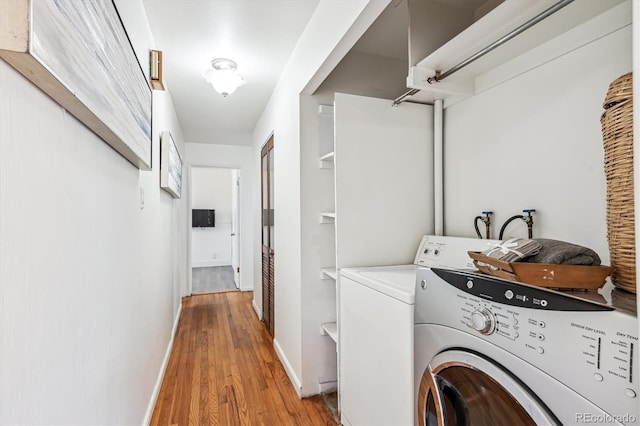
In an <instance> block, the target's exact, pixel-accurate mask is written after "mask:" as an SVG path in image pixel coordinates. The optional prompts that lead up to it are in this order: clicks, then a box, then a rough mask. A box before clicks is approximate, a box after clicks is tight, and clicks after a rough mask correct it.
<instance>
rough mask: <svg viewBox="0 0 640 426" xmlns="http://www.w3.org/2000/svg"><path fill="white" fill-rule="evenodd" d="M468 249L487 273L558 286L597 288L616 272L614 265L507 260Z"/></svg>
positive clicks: (510, 278)
mask: <svg viewBox="0 0 640 426" xmlns="http://www.w3.org/2000/svg"><path fill="white" fill-rule="evenodd" d="M467 253H469V257H471V258H472V259H473V264H474V265H476V268H478V270H479V271H481V272H484V273H485V274H489V275H493V276H495V277H498V278H504V279H507V280H512V281H519V282H522V283H526V284H533V285H537V286H540V287H547V288H554V289H563V290H568V289H574V290H596V289H598V288H600V287H602V286H603V285H604V283H605V281H606V279H607V277H608V276H609V275H611V272H613V267H612V266H588V265H558V264H552V263H528V262H504V261H502V260H498V259H495V258H493V257H489V256H485V255H484V254H482V253H481V252H477V251H469V252H467Z"/></svg>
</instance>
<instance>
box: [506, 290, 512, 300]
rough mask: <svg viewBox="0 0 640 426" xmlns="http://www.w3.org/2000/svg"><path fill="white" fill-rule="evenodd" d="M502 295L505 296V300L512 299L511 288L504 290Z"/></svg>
mask: <svg viewBox="0 0 640 426" xmlns="http://www.w3.org/2000/svg"><path fill="white" fill-rule="evenodd" d="M504 297H506V298H507V300H511V299H513V292H512V291H511V290H507V291H505V292H504Z"/></svg>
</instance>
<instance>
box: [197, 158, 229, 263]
mask: <svg viewBox="0 0 640 426" xmlns="http://www.w3.org/2000/svg"><path fill="white" fill-rule="evenodd" d="M232 173H233V169H218V168H212V167H192V168H191V208H192V209H208V210H215V211H216V212H215V215H216V216H215V225H216V226H215V227H212V228H191V266H193V267H205V266H225V265H231V189H232V186H233V178H232Z"/></svg>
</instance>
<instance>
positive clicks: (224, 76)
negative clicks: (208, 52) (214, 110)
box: [204, 58, 246, 98]
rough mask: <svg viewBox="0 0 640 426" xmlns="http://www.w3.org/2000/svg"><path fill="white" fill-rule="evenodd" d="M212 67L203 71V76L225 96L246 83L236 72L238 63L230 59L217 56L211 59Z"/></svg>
mask: <svg viewBox="0 0 640 426" xmlns="http://www.w3.org/2000/svg"><path fill="white" fill-rule="evenodd" d="M211 66H212V67H213V69H210V70H207V72H205V73H204V78H205V79H206V80H207V81H208V82H209V83H211V85H212V86H213V88H214V89H216V91H217V92H218V93H220V94H221V95H222V96H224V97H225V98H226V97H227V96H229V95H230V94H232V93H233V92H235V91H236V89H237V88H238V87H240V86H242V85H243V84H245V83H246V81H245V80H244V78H242V76H241V75H240V74H238V73H237V72H236V69H237V68H238V64H236V63H235V62H234V61H232V60H231V59H225V58H218V59H214V60H213V61H211Z"/></svg>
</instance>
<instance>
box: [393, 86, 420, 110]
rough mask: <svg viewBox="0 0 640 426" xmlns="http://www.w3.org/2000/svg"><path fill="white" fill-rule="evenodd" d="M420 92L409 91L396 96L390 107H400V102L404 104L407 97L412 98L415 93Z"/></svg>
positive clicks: (415, 90) (417, 90)
mask: <svg viewBox="0 0 640 426" xmlns="http://www.w3.org/2000/svg"><path fill="white" fill-rule="evenodd" d="M419 91H420V89H409V90H408V91H406V92H405V93H403V94H402V95H400V96H398V97H397V98H395V99H394V100H393V103H392V104H391V106H398V105H400V104H401V103H402V102H404V100H405V98H408V97H409V96H413V95H415V94H416V93H418V92H419Z"/></svg>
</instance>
